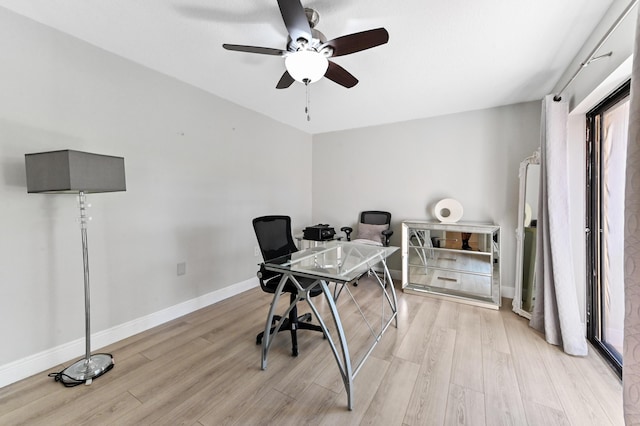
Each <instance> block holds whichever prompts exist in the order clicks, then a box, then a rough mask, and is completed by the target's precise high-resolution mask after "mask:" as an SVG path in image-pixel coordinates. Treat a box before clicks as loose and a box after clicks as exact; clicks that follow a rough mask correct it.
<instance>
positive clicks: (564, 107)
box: [530, 95, 587, 356]
mask: <svg viewBox="0 0 640 426" xmlns="http://www.w3.org/2000/svg"><path fill="white" fill-rule="evenodd" d="M568 115H569V106H568V103H567V102H566V101H564V100H563V101H559V102H556V101H554V100H553V95H548V96H546V97H545V99H544V100H543V101H542V120H541V136H542V138H541V150H540V151H541V152H540V154H541V160H540V166H541V169H540V193H539V194H540V195H539V197H540V200H539V204H538V232H537V252H536V303H535V306H534V310H533V313H532V316H531V322H530V325H531V326H532V327H533V328H535V329H537V330H539V331H541V332H543V333H544V335H545V339H546V340H547V342H549V343H551V344H554V345H559V346H561V347H562V349H563V350H564V351H565V352H566V353H568V354H570V355H580V356H584V355H586V354H587V341H586V338H585V332H584V329H583V327H582V324H581V322H580V311H579V309H578V296H577V293H576V282H575V277H574V273H573V257H572V253H573V250H572V247H571V233H570V229H571V226H572V224H571V220H570V217H569V183H568V173H567V171H568V167H567V119H568ZM574 226H575V225H574Z"/></svg>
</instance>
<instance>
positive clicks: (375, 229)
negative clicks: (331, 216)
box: [340, 210, 393, 247]
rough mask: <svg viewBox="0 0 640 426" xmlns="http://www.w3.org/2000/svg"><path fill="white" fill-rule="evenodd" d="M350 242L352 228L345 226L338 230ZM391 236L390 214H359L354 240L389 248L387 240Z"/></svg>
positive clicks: (368, 211)
mask: <svg viewBox="0 0 640 426" xmlns="http://www.w3.org/2000/svg"><path fill="white" fill-rule="evenodd" d="M340 230H341V231H342V232H344V233H345V234H346V236H347V241H351V233H352V232H353V228H352V227H350V226H345V227H342V228H340ZM391 235H393V231H392V230H391V213H389V212H383V211H379V210H367V211H363V212H362V213H360V223H359V224H358V233H357V235H356V236H355V239H354V241H355V240H361V241H363V242H364V241H368V242H370V243H374V244H378V245H383V246H385V247H389V239H390V238H391Z"/></svg>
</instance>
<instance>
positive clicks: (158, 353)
mask: <svg viewBox="0 0 640 426" xmlns="http://www.w3.org/2000/svg"><path fill="white" fill-rule="evenodd" d="M350 289H352V290H353V291H354V293H357V294H358V296H359V297H362V298H364V300H365V303H364V304H363V305H362V306H361V308H362V310H363V311H364V312H365V313H366V314H369V313H371V312H373V311H374V310H371V309H370V308H371V307H374V308H376V309H379V302H377V299H374V298H373V296H369V293H371V294H375V292H373V291H372V289H373V285H372V283H367V282H366V280H363V281H361V284H360V285H359V286H358V287H350ZM270 296H271V295H268V294H265V293H262V292H261V291H260V289H254V290H250V291H247V292H245V293H242V294H240V295H237V296H234V297H232V298H230V299H227V300H225V301H222V302H220V303H217V304H215V305H212V306H209V307H206V308H204V309H201V310H199V311H197V312H194V313H192V314H189V315H187V316H185V317H182V318H179V319H176V320H174V321H171V322H169V323H166V324H163V325H161V326H159V327H156V328H154V329H152V330H149V331H147V332H144V333H141V334H139V335H136V336H132V337H130V338H128V339H125V340H123V341H121V342H118V343H116V344H114V345H112V346H110V347H107V348H103V349H100V350H99V351H95V352H108V353H112V354H113V356H114V358H115V360H116V365H115V367H114V369H113V370H112V371H110V372H108V373H106V374H105V375H104V376H102V377H100V378H98V379H96V380H95V381H94V382H93V384H92V385H90V386H84V385H81V386H77V387H74V388H65V387H63V386H62V385H61V384H59V383H56V382H54V381H53V379H51V378H49V377H47V373H48V372H52V371H60V370H61V369H62V368H63V367H64V366H59V367H58V368H52V369H51V370H50V371H47V372H43V373H41V374H37V375H35V376H33V377H30V378H28V379H25V380H22V381H20V382H18V383H14V384H12V385H10V386H6V387H4V388H2V389H0V424H1V425H22V424H24V425H48V426H50V425H103V424H104V425H147V424H153V425H197V426H207V425H272V424H273V425H276V424H277V425H332V426H335V425H384V426H389V425H401V426H404V425H502V424H505V425H507V424H508V425H579V426H584V425H598V426H604V425H623V424H624V421H623V418H622V387H621V383H620V381H619V380H618V379H617V378H616V377H615V375H614V374H613V373H612V372H611V371H610V370H609V368H608V367H607V366H606V364H604V362H603V361H602V360H601V359H600V358H599V356H598V355H597V354H596V353H595V351H593V350H590V351H589V355H588V356H587V357H584V358H579V357H571V356H568V355H565V354H564V353H562V352H561V351H560V350H559V349H558V348H556V347H554V346H551V345H548V344H547V343H546V342H545V341H544V339H543V338H542V336H541V335H540V334H539V333H537V332H535V331H534V330H532V329H531V328H530V327H529V326H528V322H527V321H526V320H525V319H523V318H521V317H518V316H517V315H515V314H514V313H512V312H511V311H510V310H509V306H510V303H509V302H510V301H505V303H504V304H503V308H502V309H501V310H500V311H494V310H489V309H483V308H479V307H474V306H469V305H464V304H457V303H454V302H448V301H444V300H437V299H432V298H428V297H421V296H416V295H409V294H404V293H402V291H401V290H398V304H399V315H398V328H395V327H393V326H391V327H390V328H389V329H388V330H387V333H386V334H385V335H384V337H383V339H382V340H381V342H380V343H379V344H378V346H377V347H376V348H375V350H374V351H373V353H372V354H371V357H370V358H369V359H368V360H367V361H366V363H365V364H364V366H363V368H362V369H361V370H360V372H359V373H358V375H357V377H356V378H355V381H354V391H355V395H354V409H353V411H349V410H347V406H346V405H347V398H346V393H345V390H344V386H343V385H342V380H341V378H340V374H339V372H338V369H337V367H336V364H335V359H334V357H333V355H332V353H331V351H330V348H329V345H328V344H327V342H326V341H325V340H323V338H322V336H321V334H320V333H317V332H313V331H306V330H302V331H299V332H298V336H299V337H298V340H299V350H300V355H299V356H298V357H297V358H293V357H291V355H290V339H289V334H288V333H285V334H280V335H279V336H278V337H277V338H276V340H275V341H274V344H273V347H272V349H271V352H270V354H269V360H268V367H267V369H266V370H264V371H262V370H260V346H257V345H256V344H255V336H256V334H257V333H258V332H259V331H260V330H261V329H262V328H263V327H264V320H265V318H266V315H267V311H268V307H269V303H270V300H271V297H270ZM344 296H345V295H344V294H343V295H342V296H341V297H340V299H339V305H340V312H341V316H342V319H343V322H344V324H345V330H346V331H347V335H348V337H349V339H350V340H349V341H350V342H353V354H352V359H354V358H357V357H359V356H361V355H362V353H361V352H362V351H363V349H362V348H364V347H365V346H366V344H367V342H370V339H371V335H370V334H369V332H368V327H367V326H366V325H363V323H362V322H361V321H358V318H359V316H358V315H357V314H358V311H357V308H356V307H354V306H353V305H349V303H348V297H344ZM369 298H370V300H369ZM284 299H287V298H284ZM316 300H317V301H318V302H317V304H318V306H319V309H321V310H322V309H326V306H324V303H323V302H321V301H320V299H319V298H315V299H314V301H316ZM300 311H301V312H308V311H309V309H308V306H306V305H305V304H304V303H302V304H301V305H300ZM372 324H375V321H372ZM350 348H351V347H350ZM73 361H74V360H70V363H71V362H73Z"/></svg>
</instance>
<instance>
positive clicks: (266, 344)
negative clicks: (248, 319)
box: [260, 274, 293, 370]
mask: <svg viewBox="0 0 640 426" xmlns="http://www.w3.org/2000/svg"><path fill="white" fill-rule="evenodd" d="M288 279H289V276H288V275H287V274H282V278H281V279H280V282H279V283H278V287H277V288H276V292H275V293H274V294H273V300H272V301H271V307H270V308H269V315H267V323H266V324H265V327H264V335H263V336H262V362H261V365H260V368H261V369H262V370H265V369H266V368H267V355H268V353H269V348H270V347H271V342H272V340H273V339H272V338H271V333H270V331H271V323H272V322H273V316H274V314H275V310H276V306H277V305H278V300H279V299H280V295H281V294H282V289H283V288H284V285H285V283H286V282H287V280H288ZM292 306H293V305H292ZM292 306H289V309H287V312H285V314H284V315H283V316H282V318H281V319H280V322H279V323H278V326H277V327H276V328H275V329H274V330H273V336H276V335H277V334H278V331H279V330H280V327H281V326H282V323H283V322H284V318H287V317H288V316H289V311H290V310H291V309H292Z"/></svg>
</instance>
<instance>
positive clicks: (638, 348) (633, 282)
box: [622, 16, 640, 425]
mask: <svg viewBox="0 0 640 426" xmlns="http://www.w3.org/2000/svg"><path fill="white" fill-rule="evenodd" d="M630 108H631V113H630V114H629V139H628V142H627V179H626V195H625V238H624V250H625V261H624V275H625V278H624V289H625V291H624V293H625V295H624V297H625V318H624V350H623V355H622V363H623V365H622V384H623V388H624V394H623V400H624V419H625V423H626V424H627V425H637V424H640V16H638V20H637V21H636V44H635V53H634V57H633V73H632V75H631V107H630Z"/></svg>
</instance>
